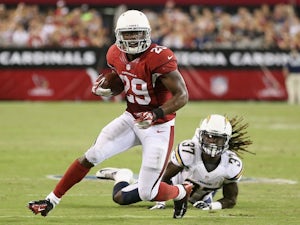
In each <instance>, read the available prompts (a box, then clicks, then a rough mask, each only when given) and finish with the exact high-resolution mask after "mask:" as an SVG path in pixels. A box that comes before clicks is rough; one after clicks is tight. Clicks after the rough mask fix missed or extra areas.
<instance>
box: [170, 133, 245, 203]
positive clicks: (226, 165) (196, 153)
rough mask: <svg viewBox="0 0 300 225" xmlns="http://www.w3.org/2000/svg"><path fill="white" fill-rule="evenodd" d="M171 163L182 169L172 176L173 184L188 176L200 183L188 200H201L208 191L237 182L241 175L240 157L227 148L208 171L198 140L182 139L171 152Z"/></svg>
mask: <svg viewBox="0 0 300 225" xmlns="http://www.w3.org/2000/svg"><path fill="white" fill-rule="evenodd" d="M171 161H172V163H173V164H175V165H177V166H180V167H183V168H184V170H183V171H182V172H180V173H179V174H177V175H176V176H175V177H173V178H172V182H173V184H181V183H183V182H184V180H185V179H187V178H189V179H192V180H194V181H196V182H197V183H199V184H200V188H199V189H198V190H197V191H196V192H195V193H194V194H193V195H192V196H191V199H190V201H191V202H195V201H199V200H202V199H203V197H205V196H206V195H208V194H209V193H211V192H213V191H216V190H217V189H220V188H222V186H223V184H226V183H231V182H238V181H239V180H240V178H241V176H242V171H243V164H242V161H241V159H240V158H239V157H238V156H237V155H236V154H235V153H234V152H232V151H229V150H227V151H226V152H224V153H223V154H222V155H221V161H220V163H219V165H218V166H217V167H216V168H215V169H214V170H212V171H210V172H208V171H207V169H206V168H205V165H204V162H203V161H202V157H201V148H200V145H199V142H198V140H197V139H196V138H195V137H194V138H193V139H192V140H185V141H182V142H181V143H180V144H179V145H178V146H177V148H176V149H175V150H174V151H173V152H172V154H171Z"/></svg>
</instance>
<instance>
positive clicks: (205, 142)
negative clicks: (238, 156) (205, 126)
mask: <svg viewBox="0 0 300 225" xmlns="http://www.w3.org/2000/svg"><path fill="white" fill-rule="evenodd" d="M229 139H230V137H229V136H228V135H226V134H218V133H213V132H207V131H200V133H199V143H200V146H201V149H202V150H203V151H204V152H205V153H206V154H207V155H210V156H211V157H215V156H218V155H221V154H223V153H224V152H225V151H226V150H227V149H228V147H229V145H228V142H229Z"/></svg>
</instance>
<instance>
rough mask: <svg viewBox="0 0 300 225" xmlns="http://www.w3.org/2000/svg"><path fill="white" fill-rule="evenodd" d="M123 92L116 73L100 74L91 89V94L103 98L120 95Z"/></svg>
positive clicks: (120, 81) (121, 83) (122, 85)
mask: <svg viewBox="0 0 300 225" xmlns="http://www.w3.org/2000/svg"><path fill="white" fill-rule="evenodd" d="M123 90H124V84H123V82H122V80H121V78H120V77H119V76H118V74H116V73H113V72H112V73H106V74H100V75H99V77H98V78H97V80H96V82H95V83H94V85H93V87H92V93H93V94H95V95H100V96H103V97H110V96H115V95H118V94H120V93H121V92H122V91H123Z"/></svg>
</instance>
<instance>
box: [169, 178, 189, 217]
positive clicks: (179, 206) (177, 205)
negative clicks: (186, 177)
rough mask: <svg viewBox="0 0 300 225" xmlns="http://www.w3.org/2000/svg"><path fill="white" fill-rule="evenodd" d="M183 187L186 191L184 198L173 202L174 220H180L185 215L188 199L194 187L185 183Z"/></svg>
mask: <svg viewBox="0 0 300 225" xmlns="http://www.w3.org/2000/svg"><path fill="white" fill-rule="evenodd" d="M183 187H184V189H185V191H186V194H185V196H184V198H183V199H181V200H178V201H174V214H173V218H174V219H180V218H182V217H183V216H184V214H185V213H186V211H187V205H188V198H189V197H190V194H191V192H192V189H193V187H194V185H193V184H192V183H188V182H186V183H184V184H183Z"/></svg>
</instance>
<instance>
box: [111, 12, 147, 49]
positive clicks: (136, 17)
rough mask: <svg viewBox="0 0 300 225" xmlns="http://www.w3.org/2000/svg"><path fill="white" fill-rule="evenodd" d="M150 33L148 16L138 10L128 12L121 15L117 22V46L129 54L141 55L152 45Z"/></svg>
mask: <svg viewBox="0 0 300 225" xmlns="http://www.w3.org/2000/svg"><path fill="white" fill-rule="evenodd" d="M150 32H151V27H150V23H149V21H148V19H147V17H146V15H145V14H144V13H142V12H140V11H138V10H128V11H126V12H124V13H123V14H121V16H120V17H119V19H118V21H117V24H116V29H115V35H116V45H117V46H118V48H119V49H120V50H121V51H122V52H125V53H128V54H138V53H141V52H143V51H145V50H147V49H148V48H149V46H150V45H151V38H150ZM130 33H132V34H130ZM124 34H126V36H127V37H126V36H125V35H124ZM128 37H129V38H128Z"/></svg>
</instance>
